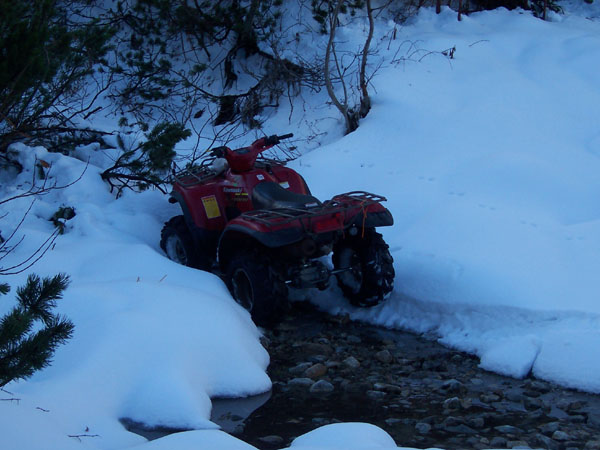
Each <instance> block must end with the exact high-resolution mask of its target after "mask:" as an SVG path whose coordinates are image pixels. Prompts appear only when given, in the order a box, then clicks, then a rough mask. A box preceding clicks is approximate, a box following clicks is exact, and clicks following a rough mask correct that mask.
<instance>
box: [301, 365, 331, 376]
mask: <svg viewBox="0 0 600 450" xmlns="http://www.w3.org/2000/svg"><path fill="white" fill-rule="evenodd" d="M326 373H327V366H325V364H322V363H317V364H315V365H313V366H310V367H309V368H308V369H306V370H305V371H304V376H305V377H307V378H313V379H315V378H319V377H322V376H323V375H325V374H326Z"/></svg>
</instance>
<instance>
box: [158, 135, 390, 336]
mask: <svg viewBox="0 0 600 450" xmlns="http://www.w3.org/2000/svg"><path fill="white" fill-rule="evenodd" d="M289 137H292V134H287V135H284V136H276V135H275V136H269V137H264V138H261V139H258V140H257V141H255V142H254V143H253V144H252V145H251V146H250V147H246V148H241V149H237V150H231V149H230V148H228V147H217V148H213V149H212V150H211V151H210V156H208V157H207V158H206V159H205V160H203V161H202V162H201V163H200V164H199V165H196V166H193V167H192V168H189V169H185V170H182V171H179V172H175V171H174V173H173V191H172V192H171V196H170V198H169V201H170V202H171V203H177V202H178V203H179V204H180V205H181V209H182V211H183V215H180V216H175V217H173V218H172V219H171V220H169V221H168V222H167V223H166V224H165V226H164V228H163V229H162V232H161V240H160V246H161V248H162V249H163V250H164V251H165V253H166V254H167V256H168V257H169V258H170V259H171V260H173V261H176V262H178V263H181V264H184V265H187V266H191V267H195V268H198V269H202V270H208V271H213V272H216V273H219V274H220V275H221V276H222V277H223V278H224V280H225V282H226V283H227V286H228V287H229V290H230V291H231V294H232V295H233V297H234V298H235V299H236V301H237V302H238V303H240V304H241V305H242V306H244V307H245V308H246V309H248V310H249V311H250V313H251V315H252V318H253V319H254V321H255V322H256V323H257V324H259V325H268V324H270V323H272V322H273V321H276V320H277V318H278V317H279V316H280V314H281V313H282V311H283V310H284V307H285V306H286V305H287V296H288V287H293V288H307V287H317V288H319V289H326V288H327V286H328V281H329V278H330V277H331V275H335V276H336V278H337V281H338V285H339V286H340V288H341V290H342V292H343V294H344V295H345V296H346V297H347V298H348V299H349V300H350V302H351V303H352V304H354V305H358V306H372V305H376V304H378V303H379V302H381V301H382V300H383V299H384V298H385V297H386V296H387V295H388V294H389V293H390V292H391V291H392V288H393V284H394V266H393V259H392V256H391V255H390V252H389V250H388V246H387V244H386V243H385V242H384V241H383V239H382V237H381V235H380V234H379V233H376V232H375V227H378V226H389V225H392V224H393V218H392V215H391V213H390V212H389V211H388V210H387V209H386V208H385V207H383V206H382V205H381V202H382V201H385V200H386V199H385V198H384V197H381V196H379V195H375V194H370V193H368V192H362V191H355V192H348V193H346V194H340V195H336V196H335V197H333V198H332V199H331V200H327V201H325V202H321V201H319V199H317V198H316V197H313V196H312V195H311V193H310V190H309V189H308V186H307V185H306V182H305V181H304V178H302V176H300V175H299V174H298V173H297V172H295V171H294V170H292V169H289V168H287V167H285V164H284V163H282V162H279V161H274V160H271V159H266V158H262V157H261V158H259V155H260V153H262V152H263V151H265V150H267V149H269V148H271V147H273V146H274V145H277V144H279V142H280V141H281V140H283V139H286V138H289ZM223 158H224V159H223ZM332 251H333V257H332V260H333V269H332V268H330V267H328V265H327V264H326V263H325V262H324V261H323V259H325V258H323V257H324V256H326V255H329V254H330V253H331V252H332Z"/></svg>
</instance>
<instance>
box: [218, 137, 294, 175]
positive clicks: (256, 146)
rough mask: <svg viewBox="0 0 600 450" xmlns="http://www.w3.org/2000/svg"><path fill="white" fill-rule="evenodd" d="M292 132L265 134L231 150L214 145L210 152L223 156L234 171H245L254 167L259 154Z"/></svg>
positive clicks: (219, 156)
mask: <svg viewBox="0 0 600 450" xmlns="http://www.w3.org/2000/svg"><path fill="white" fill-rule="evenodd" d="M293 136H294V134H293V133H288V134H283V135H281V136H278V135H276V134H274V135H272V136H265V137H262V138H260V139H257V140H256V141H254V142H253V143H252V144H251V145H250V146H249V147H242V148H238V149H235V150H231V149H230V148H229V147H225V146H222V147H215V148H213V149H212V150H211V151H210V154H211V155H212V156H214V157H215V158H225V159H226V160H227V163H228V164H229V167H231V170H233V171H234V172H247V171H249V170H252V169H253V168H254V163H255V162H256V158H257V157H258V155H259V154H261V153H262V152H264V151H265V150H268V149H270V148H271V147H273V146H274V145H277V144H279V143H280V142H281V141H282V140H284V139H289V138H291V137H293Z"/></svg>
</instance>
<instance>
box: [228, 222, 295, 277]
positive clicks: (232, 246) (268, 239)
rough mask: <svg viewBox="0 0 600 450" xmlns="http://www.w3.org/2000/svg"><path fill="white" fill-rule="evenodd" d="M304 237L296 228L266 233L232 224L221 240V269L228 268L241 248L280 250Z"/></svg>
mask: <svg viewBox="0 0 600 450" xmlns="http://www.w3.org/2000/svg"><path fill="white" fill-rule="evenodd" d="M236 220H237V219H236ZM303 237H304V234H303V233H302V230H301V229H300V228H296V227H294V228H285V229H282V230H277V231H269V232H267V233H265V232H260V231H257V230H254V229H252V228H249V227H246V226H244V225H242V224H239V223H230V224H229V225H228V226H227V228H226V229H225V231H224V232H223V234H222V235H221V237H220V238H219V246H218V249H217V254H218V261H219V265H220V266H221V268H224V267H226V266H227V263H228V262H229V259H230V258H231V256H232V255H233V253H234V252H235V251H237V250H239V249H240V248H243V247H256V246H257V245H259V246H262V247H266V248H278V247H283V246H286V245H290V244H295V243H297V242H300V241H301V240H302V239H303Z"/></svg>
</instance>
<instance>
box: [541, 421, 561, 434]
mask: <svg viewBox="0 0 600 450" xmlns="http://www.w3.org/2000/svg"><path fill="white" fill-rule="evenodd" d="M559 426H560V423H559V422H548V423H545V424H544V425H540V426H538V428H539V430H540V431H541V432H542V433H544V434H552V433H554V432H555V431H556V430H558V427H559Z"/></svg>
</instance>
